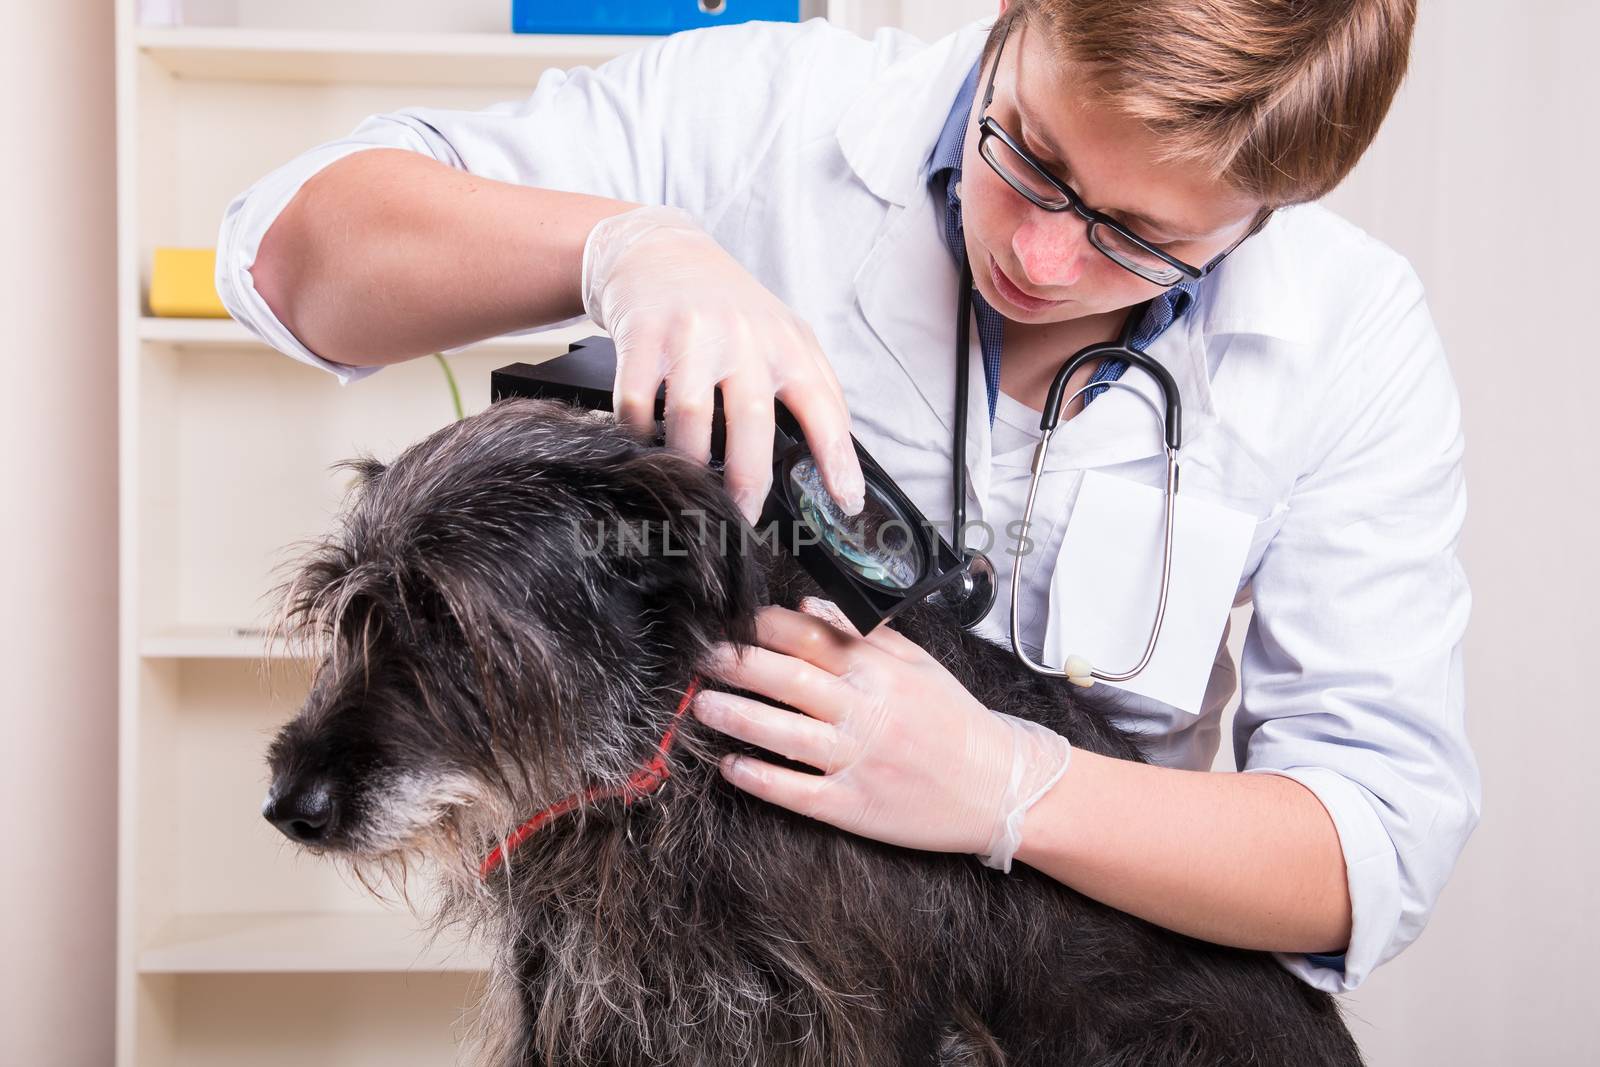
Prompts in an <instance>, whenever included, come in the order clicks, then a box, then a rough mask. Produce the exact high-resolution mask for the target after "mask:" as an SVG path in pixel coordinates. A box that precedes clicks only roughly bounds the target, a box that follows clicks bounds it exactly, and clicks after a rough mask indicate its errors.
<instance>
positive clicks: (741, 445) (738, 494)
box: [722, 366, 773, 526]
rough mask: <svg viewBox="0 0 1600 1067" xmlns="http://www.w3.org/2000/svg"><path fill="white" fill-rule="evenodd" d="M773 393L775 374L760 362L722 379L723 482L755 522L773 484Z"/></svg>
mask: <svg viewBox="0 0 1600 1067" xmlns="http://www.w3.org/2000/svg"><path fill="white" fill-rule="evenodd" d="M772 395H773V393H772V377H771V375H769V374H768V373H767V372H766V368H764V367H761V366H751V367H746V368H744V369H742V370H740V371H739V372H738V373H736V374H733V375H731V376H730V377H728V378H725V379H723V381H722V417H723V421H724V424H725V426H726V428H727V446H726V447H725V448H724V449H723V459H724V466H723V485H724V486H726V488H727V490H728V495H729V496H731V497H733V502H734V503H735V504H736V505H738V507H739V511H740V512H741V513H742V514H743V515H744V517H745V519H746V520H747V521H748V522H749V523H750V525H752V526H754V525H755V524H756V522H757V520H759V519H760V518H761V508H762V505H763V504H765V503H766V500H767V491H768V490H769V489H771V488H772Z"/></svg>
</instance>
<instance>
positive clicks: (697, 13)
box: [511, 0, 800, 34]
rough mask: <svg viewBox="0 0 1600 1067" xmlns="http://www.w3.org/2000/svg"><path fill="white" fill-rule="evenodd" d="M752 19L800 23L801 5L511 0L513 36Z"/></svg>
mask: <svg viewBox="0 0 1600 1067" xmlns="http://www.w3.org/2000/svg"><path fill="white" fill-rule="evenodd" d="M756 20H763V21H768V22H799V21H800V0H511V29H512V30H513V31H515V32H517V33H622V34H662V33H677V32H678V31H679V30H693V29H699V28H700V27H702V26H722V25H725V24H728V23H734V22H753V21H756Z"/></svg>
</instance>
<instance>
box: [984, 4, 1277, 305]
mask: <svg viewBox="0 0 1600 1067" xmlns="http://www.w3.org/2000/svg"><path fill="white" fill-rule="evenodd" d="M1015 21H1016V19H1015V18H1011V19H1008V20H1007V22H1006V27H1005V29H1004V30H1002V31H1001V33H1000V43H999V44H998V45H996V46H995V50H994V61H993V62H992V63H991V64H990V66H989V81H988V84H987V85H986V86H985V87H984V90H983V110H982V111H980V112H979V113H978V154H979V155H981V156H983V158H984V160H985V161H986V162H987V163H988V164H989V166H990V167H992V168H994V172H995V173H996V174H998V175H1000V177H1002V178H1004V179H1005V181H1006V184H1007V185H1009V186H1011V188H1013V189H1015V190H1016V191H1017V192H1019V193H1021V194H1022V195H1023V196H1024V197H1026V198H1027V199H1028V200H1029V201H1031V202H1032V203H1033V204H1034V205H1036V206H1037V207H1041V208H1043V209H1044V210H1046V211H1068V210H1070V211H1072V212H1073V213H1075V214H1076V215H1077V216H1078V217H1079V218H1081V219H1083V221H1084V222H1085V223H1086V224H1087V226H1088V233H1089V243H1090V244H1092V245H1094V247H1095V248H1096V249H1098V250H1099V251H1100V252H1101V254H1103V255H1104V256H1105V257H1106V258H1107V259H1109V260H1111V261H1112V262H1113V263H1115V264H1117V266H1119V267H1122V268H1124V269H1125V270H1129V271H1132V272H1133V273H1134V274H1137V275H1138V276H1139V277H1141V278H1143V279H1144V280H1145V281H1147V282H1153V283H1154V284H1156V285H1164V286H1170V285H1176V284H1177V283H1178V282H1180V281H1182V280H1183V279H1184V278H1185V277H1187V278H1190V279H1193V280H1196V281H1198V280H1199V279H1201V278H1204V277H1205V276H1206V275H1207V274H1210V273H1211V272H1212V271H1213V270H1215V269H1216V267H1217V264H1219V263H1221V262H1222V261H1223V260H1224V259H1226V258H1228V255H1229V254H1230V253H1231V252H1232V251H1233V250H1234V249H1235V248H1238V247H1239V246H1240V245H1241V244H1243V243H1244V242H1245V240H1246V239H1248V238H1249V237H1252V236H1254V235H1255V234H1256V233H1258V232H1260V230H1261V227H1263V226H1265V225H1266V223H1267V220H1268V219H1270V218H1271V217H1272V211H1271V210H1267V211H1263V212H1262V213H1261V217H1260V218H1258V219H1257V220H1256V222H1255V225H1254V226H1251V227H1250V229H1249V230H1247V231H1246V232H1245V233H1244V235H1243V236H1241V237H1240V238H1239V239H1238V240H1237V241H1234V242H1233V243H1232V244H1231V245H1229V246H1228V247H1227V248H1225V249H1223V250H1222V251H1221V252H1219V253H1218V254H1217V255H1216V256H1214V257H1212V259H1211V261H1210V262H1208V263H1207V264H1206V265H1205V266H1203V267H1192V266H1190V265H1189V264H1187V263H1185V262H1183V261H1182V260H1181V259H1176V258H1174V257H1173V256H1170V255H1168V254H1167V253H1166V252H1163V251H1162V250H1161V249H1159V248H1157V247H1156V246H1155V245H1153V244H1151V243H1150V242H1149V241H1146V240H1145V239H1144V238H1142V237H1140V236H1139V235H1138V234H1136V233H1133V232H1132V231H1130V230H1129V229H1128V228H1127V227H1125V226H1123V225H1122V224H1121V223H1119V222H1118V221H1117V220H1116V219H1113V218H1112V217H1111V216H1109V215H1106V214H1103V213H1102V212H1099V211H1095V210H1094V209H1093V208H1091V207H1089V206H1088V205H1086V204H1085V203H1084V202H1083V200H1082V198H1081V197H1079V196H1078V194H1077V193H1076V192H1074V191H1073V190H1072V188H1071V187H1070V186H1068V185H1067V184H1066V183H1065V182H1063V181H1062V180H1061V179H1059V178H1057V177H1056V176H1055V175H1053V174H1051V173H1050V172H1049V170H1047V169H1046V168H1045V165H1044V164H1043V163H1040V162H1039V161H1038V160H1037V159H1035V158H1034V157H1033V155H1032V154H1031V153H1029V152H1028V150H1027V149H1025V148H1023V147H1022V145H1020V144H1018V143H1017V142H1016V140H1015V139H1014V138H1012V136H1011V135H1010V134H1009V133H1007V132H1006V131H1005V127H1003V126H1001V125H1000V123H998V122H996V121H995V120H994V119H992V118H990V117H989V104H990V103H991V102H992V101H993V100H994V78H995V74H996V73H997V72H998V71H999V69H1000V53H1001V52H1002V51H1003V50H1004V49H1005V46H1006V38H1007V37H1009V36H1010V35H1011V26H1012V24H1013V23H1014V22H1015Z"/></svg>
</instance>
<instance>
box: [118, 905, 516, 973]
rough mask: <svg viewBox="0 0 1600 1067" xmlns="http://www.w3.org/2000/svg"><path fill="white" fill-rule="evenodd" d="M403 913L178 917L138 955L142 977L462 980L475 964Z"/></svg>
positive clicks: (472, 954) (482, 963) (481, 964)
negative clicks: (413, 976) (441, 976)
mask: <svg viewBox="0 0 1600 1067" xmlns="http://www.w3.org/2000/svg"><path fill="white" fill-rule="evenodd" d="M417 926H418V923H417V920H416V919H415V918H414V917H413V916H411V915H409V914H407V913H405V912H347V913H337V912H324V913H321V914H310V913H281V914H270V913H254V914H240V915H184V916H179V917H177V918H175V919H172V920H170V921H169V922H168V923H167V924H166V926H164V927H163V928H162V929H161V931H160V933H159V934H157V935H156V937H155V938H154V939H152V941H151V942H150V944H148V945H146V946H145V948H144V949H143V950H142V951H141V952H140V953H139V971H140V973H142V974H263V973H277V974H309V973H315V972H338V973H363V972H365V973H399V972H407V971H411V972H425V973H469V972H481V971H483V970H486V969H487V962H486V960H485V959H484V958H483V956H482V955H481V954H480V953H478V952H476V951H474V950H473V949H471V948H469V947H467V946H465V945H463V944H462V943H460V942H459V941H455V940H452V939H450V937H449V935H441V936H440V937H439V938H438V939H437V940H435V941H434V942H433V943H432V944H430V943H429V938H428V935H427V934H426V933H423V932H421V931H419V930H418V928H417Z"/></svg>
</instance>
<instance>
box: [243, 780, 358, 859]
mask: <svg viewBox="0 0 1600 1067" xmlns="http://www.w3.org/2000/svg"><path fill="white" fill-rule="evenodd" d="M261 815H262V817H263V818H265V819H266V820H267V821H268V822H270V823H271V824H272V825H273V826H276V827H277V828H278V829H279V830H280V831H281V832H282V833H283V835H284V836H285V837H287V838H288V839H289V840H291V841H295V842H298V843H299V844H302V845H320V844H325V843H326V842H327V841H328V840H329V839H330V838H331V837H332V836H333V835H334V833H335V832H336V831H337V830H338V828H339V802H338V800H337V799H336V798H335V797H334V795H333V790H332V789H330V788H329V787H328V783H327V781H326V780H324V779H321V778H313V779H310V780H307V781H304V782H289V783H283V782H273V783H272V789H271V791H270V792H268V793H267V799H266V800H265V801H264V802H263V803H262V805H261Z"/></svg>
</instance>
